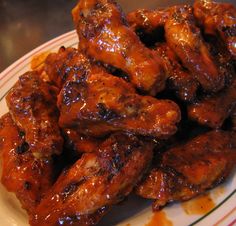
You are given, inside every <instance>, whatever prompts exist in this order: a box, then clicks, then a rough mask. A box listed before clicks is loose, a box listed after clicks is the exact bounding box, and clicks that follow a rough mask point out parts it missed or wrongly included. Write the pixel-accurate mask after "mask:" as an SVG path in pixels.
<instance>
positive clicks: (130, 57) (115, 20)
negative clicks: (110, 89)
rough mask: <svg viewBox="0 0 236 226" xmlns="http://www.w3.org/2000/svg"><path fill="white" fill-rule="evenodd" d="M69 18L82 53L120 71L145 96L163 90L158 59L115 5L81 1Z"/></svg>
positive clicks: (163, 75) (163, 85)
mask: <svg viewBox="0 0 236 226" xmlns="http://www.w3.org/2000/svg"><path fill="white" fill-rule="evenodd" d="M72 14H73V19H74V23H75V26H76V29H77V33H78V36H79V40H80V41H79V49H80V50H81V51H84V52H85V53H86V54H87V55H88V56H90V57H92V58H94V59H95V60H97V61H101V62H103V63H106V64H110V65H112V66H114V67H116V68H119V69H121V70H123V71H124V72H126V73H127V74H128V76H129V80H130V82H131V83H132V84H134V86H135V87H137V88H138V89H140V90H142V91H143V92H145V93H147V94H150V95H155V94H156V93H158V92H160V91H162V90H163V89H164V87H165V80H166V76H165V74H164V71H163V67H162V62H161V60H160V58H159V57H157V56H156V55H155V54H153V52H152V51H151V50H149V49H148V48H146V47H145V46H144V45H143V44H142V43H141V41H140V40H139V38H138V36H137V35H136V34H135V32H134V31H133V30H132V29H131V28H130V27H129V26H128V23H127V21H126V19H125V17H124V15H123V13H122V12H121V9H120V7H119V6H118V5H117V4H116V3H114V2H113V1H108V0H82V1H80V2H79V3H78V5H77V6H76V7H75V8H74V9H73V12H72Z"/></svg>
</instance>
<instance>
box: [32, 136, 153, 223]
mask: <svg viewBox="0 0 236 226" xmlns="http://www.w3.org/2000/svg"><path fill="white" fill-rule="evenodd" d="M152 149H153V145H152V144H151V143H146V142H143V141H141V140H139V139H138V138H137V137H135V136H133V135H125V134H114V135H112V136H111V137H110V138H108V139H107V140H106V141H104V142H103V143H102V144H101V145H100V146H99V148H98V149H97V151H96V152H94V153H86V154H84V155H83V156H82V158H81V159H79V160H78V161H77V162H76V163H75V164H74V165H73V166H72V167H71V168H70V169H68V170H67V171H66V172H64V173H62V174H61V176H60V177H59V178H58V180H57V182H56V183H55V184H54V186H53V187H52V189H51V191H50V192H49V193H48V194H47V196H46V197H45V198H44V199H43V200H42V202H41V203H40V205H39V206H38V207H37V209H36V211H35V214H34V215H32V216H31V218H30V223H31V225H33V226H36V225H41V223H42V222H44V226H47V225H81V226H82V225H95V224H96V223H97V222H98V220H99V219H100V218H101V216H102V215H103V214H104V213H105V212H107V211H108V209H109V207H110V206H111V205H112V204H115V203H117V202H119V201H121V200H122V199H123V198H124V197H125V196H127V195H128V194H129V193H130V192H131V191H132V189H133V187H134V185H135V184H136V183H137V182H138V181H139V180H140V178H141V176H142V175H143V174H144V172H145V169H146V167H147V166H148V165H149V163H150V161H151V159H152Z"/></svg>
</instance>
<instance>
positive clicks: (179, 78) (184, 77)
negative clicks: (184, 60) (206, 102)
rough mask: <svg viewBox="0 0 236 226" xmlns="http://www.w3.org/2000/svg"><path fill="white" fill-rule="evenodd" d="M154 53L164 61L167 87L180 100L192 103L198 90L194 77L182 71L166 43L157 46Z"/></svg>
mask: <svg viewBox="0 0 236 226" xmlns="http://www.w3.org/2000/svg"><path fill="white" fill-rule="evenodd" d="M156 52H157V53H158V55H159V56H161V58H162V59H163V61H164V65H165V70H166V73H167V74H168V83H167V84H168V85H167V87H168V88H170V89H173V90H175V91H176V94H177V96H178V97H179V98H180V99H182V100H184V101H193V100H194V99H195V97H196V91H197V88H198V82H197V81H196V79H195V77H194V76H193V75H191V74H190V73H189V72H188V71H186V70H184V69H183V67H182V66H181V65H180V64H179V62H178V59H177V57H176V55H175V53H174V52H173V51H172V50H171V49H170V47H169V46H168V45H167V44H166V43H163V44H160V45H158V46H157V47H156Z"/></svg>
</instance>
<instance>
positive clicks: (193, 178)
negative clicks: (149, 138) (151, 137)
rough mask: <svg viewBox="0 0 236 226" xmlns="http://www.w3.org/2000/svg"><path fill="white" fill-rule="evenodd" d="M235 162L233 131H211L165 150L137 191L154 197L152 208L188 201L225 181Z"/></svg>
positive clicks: (139, 193)
mask: <svg viewBox="0 0 236 226" xmlns="http://www.w3.org/2000/svg"><path fill="white" fill-rule="evenodd" d="M235 162H236V134H235V132H226V131H220V130H219V131H210V132H207V133H204V134H201V135H199V136H197V137H195V138H194V139H191V140H190V141H188V142H187V143H186V144H183V145H179V146H177V147H174V148H170V149H168V150H167V151H165V152H164V153H163V155H162V156H161V157H160V160H159V161H158V163H157V164H155V163H154V164H153V165H154V166H153V169H152V170H151V171H150V172H149V173H148V174H147V176H146V178H144V179H143V181H142V182H141V183H140V184H139V185H138V186H137V188H136V193H137V194H138V195H140V196H142V197H144V198H148V199H154V200H155V201H154V203H153V208H154V209H159V208H161V207H162V206H165V205H166V203H168V202H173V201H183V200H188V199H190V198H193V197H195V196H196V195H198V194H201V193H202V192H203V191H206V190H207V189H209V188H212V187H215V186H216V185H217V184H219V183H221V182H222V181H224V180H225V178H227V176H228V175H229V174H230V173H231V171H232V169H233V168H234V166H235Z"/></svg>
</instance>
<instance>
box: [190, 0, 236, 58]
mask: <svg viewBox="0 0 236 226" xmlns="http://www.w3.org/2000/svg"><path fill="white" fill-rule="evenodd" d="M194 16H195V17H196V18H197V20H198V22H199V23H200V25H202V26H203V28H204V30H205V32H206V33H207V34H213V35H218V34H219V35H220V36H221V38H222V40H224V42H225V43H226V46H227V48H228V50H229V52H230V53H231V54H232V56H233V57H234V59H236V8H235V7H234V5H232V4H228V3H218V2H214V1H211V0H195V3H194Z"/></svg>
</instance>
